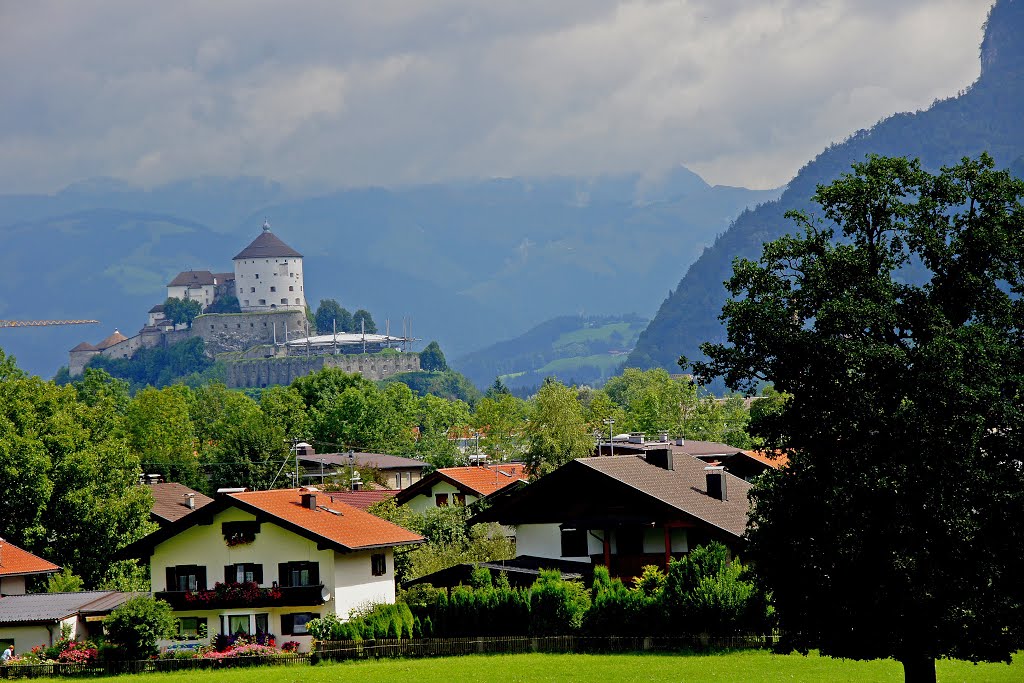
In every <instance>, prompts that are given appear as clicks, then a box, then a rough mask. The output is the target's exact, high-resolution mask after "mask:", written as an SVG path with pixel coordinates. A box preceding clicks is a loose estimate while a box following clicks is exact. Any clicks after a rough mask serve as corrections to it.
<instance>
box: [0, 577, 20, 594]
mask: <svg viewBox="0 0 1024 683" xmlns="http://www.w3.org/2000/svg"><path fill="white" fill-rule="evenodd" d="M24 594H25V577H24V576H5V577H3V578H0V595H24Z"/></svg>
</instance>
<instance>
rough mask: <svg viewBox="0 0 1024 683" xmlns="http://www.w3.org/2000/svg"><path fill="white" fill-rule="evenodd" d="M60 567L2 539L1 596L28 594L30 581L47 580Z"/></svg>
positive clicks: (0, 547)
mask: <svg viewBox="0 0 1024 683" xmlns="http://www.w3.org/2000/svg"><path fill="white" fill-rule="evenodd" d="M59 571H60V567H58V566H57V565H55V564H54V563H53V562H48V561H46V560H44V559H43V558H41V557H39V556H38V555H33V554H32V553H30V552H29V551H27V550H23V549H22V548H19V547H18V546H16V545H14V544H13V543H8V542H7V541H5V540H4V539H2V538H0V595H22V594H24V593H27V592H28V590H27V589H28V580H29V579H31V578H33V577H38V578H45V577H46V576H49V575H50V574H53V573H54V572H59Z"/></svg>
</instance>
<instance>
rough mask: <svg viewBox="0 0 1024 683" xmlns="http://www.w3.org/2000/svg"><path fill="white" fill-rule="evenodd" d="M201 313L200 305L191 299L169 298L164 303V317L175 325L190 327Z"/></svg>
mask: <svg viewBox="0 0 1024 683" xmlns="http://www.w3.org/2000/svg"><path fill="white" fill-rule="evenodd" d="M202 312H203V307H202V305H201V304H200V303H199V302H198V301H193V300H192V299H178V298H175V297H173V296H170V297H167V300H166V301H164V315H165V316H167V319H168V320H170V321H171V322H172V323H174V324H175V325H188V326H189V327H192V321H193V320H195V319H196V317H197V316H198V315H199V314H200V313H202Z"/></svg>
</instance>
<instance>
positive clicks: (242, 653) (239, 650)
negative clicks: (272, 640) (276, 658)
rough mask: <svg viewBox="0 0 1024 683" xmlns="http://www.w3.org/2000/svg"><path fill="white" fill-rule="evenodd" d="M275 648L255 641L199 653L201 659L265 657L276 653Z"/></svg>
mask: <svg viewBox="0 0 1024 683" xmlns="http://www.w3.org/2000/svg"><path fill="white" fill-rule="evenodd" d="M276 654H277V650H276V649H275V648H273V647H270V646H269V645H257V644H256V643H245V644H244V645H235V646H232V647H229V648H228V649H227V650H224V651H223V652H217V651H216V650H212V651H207V652H204V653H203V654H202V655H200V656H201V657H202V658H203V659H232V658H234V657H266V656H268V655H276Z"/></svg>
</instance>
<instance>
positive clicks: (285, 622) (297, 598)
mask: <svg viewBox="0 0 1024 683" xmlns="http://www.w3.org/2000/svg"><path fill="white" fill-rule="evenodd" d="M422 540H423V539H422V537H420V536H418V535H416V534H414V533H412V532H410V531H406V530H405V529H403V528H401V527H399V526H396V525H394V524H392V523H390V522H386V521H384V520H382V519H379V518H377V517H374V516H373V515H371V514H369V513H368V512H365V511H363V510H360V509H359V508H357V507H354V506H351V505H347V504H345V503H342V502H336V501H331V500H329V499H328V498H327V497H326V496H325V495H323V494H322V493H320V492H319V491H318V490H316V489H315V488H304V489H284V490H275V491H251V492H237V493H229V494H222V495H220V496H218V497H217V498H215V499H214V501H213V502H212V503H210V504H208V505H206V506H204V507H202V508H200V509H198V510H196V511H194V512H191V513H189V514H187V515H185V516H184V517H182V518H181V519H179V520H177V521H175V522H172V523H170V524H168V525H167V526H165V527H164V528H162V529H160V530H158V531H156V532H154V533H153V534H151V535H149V536H147V537H146V538H144V539H142V540H140V541H138V542H136V543H134V544H133V545H131V546H129V547H128V548H126V549H125V550H123V551H122V552H121V555H122V556H124V557H148V559H149V566H150V576H151V577H152V586H153V590H154V594H155V596H156V597H157V598H160V599H163V600H166V601H168V602H169V603H170V604H171V606H172V607H173V608H174V614H175V616H176V617H177V618H178V620H179V626H180V629H181V633H180V634H179V635H182V636H193V637H194V640H195V641H196V642H209V641H210V640H211V639H212V638H213V637H214V636H216V635H218V634H221V635H225V636H232V635H238V634H244V635H248V636H256V637H268V636H269V637H275V638H277V639H278V641H279V642H280V641H282V640H296V641H298V642H299V643H300V647H301V648H302V649H308V648H309V645H310V642H311V640H312V639H311V636H309V635H308V632H307V630H306V623H307V622H308V621H309V620H310V619H313V618H316V617H320V616H324V615H326V614H328V613H332V614H336V615H338V616H339V617H342V618H343V619H344V618H347V617H348V615H349V613H350V611H351V610H352V609H354V608H356V607H358V606H362V605H365V604H367V603H393V602H394V601H395V574H394V553H393V551H394V548H395V547H396V546H400V545H408V544H415V543H420V542H422ZM204 633H205V636H204Z"/></svg>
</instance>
